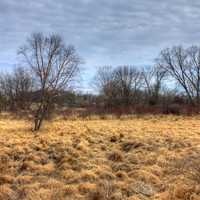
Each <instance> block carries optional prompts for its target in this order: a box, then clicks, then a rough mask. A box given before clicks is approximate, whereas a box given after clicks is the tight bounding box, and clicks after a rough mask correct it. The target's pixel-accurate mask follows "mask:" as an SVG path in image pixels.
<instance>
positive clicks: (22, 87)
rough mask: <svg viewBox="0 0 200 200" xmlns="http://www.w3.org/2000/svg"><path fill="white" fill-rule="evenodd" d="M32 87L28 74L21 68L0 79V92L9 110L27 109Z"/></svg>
mask: <svg viewBox="0 0 200 200" xmlns="http://www.w3.org/2000/svg"><path fill="white" fill-rule="evenodd" d="M32 86H33V82H32V79H31V76H30V74H29V73H28V72H27V71H26V70H25V69H24V68H22V67H17V68H15V69H14V71H12V72H10V73H6V74H2V75H1V77H0V91H1V94H2V95H3V96H4V102H5V103H6V104H7V106H9V110H17V109H26V108H28V106H29V105H30V100H31V99H30V92H31V91H32Z"/></svg>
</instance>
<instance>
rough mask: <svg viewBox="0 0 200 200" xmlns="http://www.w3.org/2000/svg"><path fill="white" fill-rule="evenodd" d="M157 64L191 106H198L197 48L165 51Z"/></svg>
mask: <svg viewBox="0 0 200 200" xmlns="http://www.w3.org/2000/svg"><path fill="white" fill-rule="evenodd" d="M158 64H159V66H160V68H162V69H164V70H166V71H167V72H168V74H170V75H171V77H173V78H174V79H175V80H176V81H177V82H178V83H179V85H180V86H181V87H182V88H183V90H184V91H185V94H186V95H187V97H188V100H189V102H190V103H191V104H192V105H200V48H199V47H197V46H192V47H189V48H187V49H185V48H183V47H181V46H177V47H173V48H171V49H169V48H168V49H165V50H163V51H162V52H161V54H160V57H159V59H158Z"/></svg>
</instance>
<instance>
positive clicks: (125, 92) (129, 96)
mask: <svg viewBox="0 0 200 200" xmlns="http://www.w3.org/2000/svg"><path fill="white" fill-rule="evenodd" d="M114 80H115V83H116V88H117V89H118V98H119V99H120V100H121V102H122V104H124V105H130V104H132V103H133V101H134V100H136V97H137V92H138V91H139V89H140V88H141V86H142V74H141V71H140V70H139V69H137V68H136V67H134V66H127V65H124V66H119V67H117V69H116V70H114Z"/></svg>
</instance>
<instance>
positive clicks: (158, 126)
mask: <svg viewBox="0 0 200 200" xmlns="http://www.w3.org/2000/svg"><path fill="white" fill-rule="evenodd" d="M199 166H200V117H198V116H196V117H175V116H158V117H153V116H144V117H131V118H129V117H124V118H122V119H121V120H119V119H118V120H117V119H112V118H109V119H106V120H100V119H98V118H97V117H96V118H95V119H90V120H79V119H76V120H74V119H73V120H71V121H69V120H68V121H66V120H63V119H56V120H55V121H54V122H49V123H47V124H46V125H45V127H44V128H43V129H42V130H41V132H40V133H38V134H33V133H32V132H31V124H30V122H28V121H26V120H19V119H14V118H11V117H9V116H5V115H2V116H1V118H0V200H84V199H86V200H126V199H127V200H148V199H157V200H176V199H177V200H180V199H183V200H199V199H200V167H199Z"/></svg>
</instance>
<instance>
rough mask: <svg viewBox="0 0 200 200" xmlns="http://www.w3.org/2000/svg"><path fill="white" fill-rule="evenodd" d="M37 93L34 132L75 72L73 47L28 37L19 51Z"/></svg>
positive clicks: (50, 38) (37, 35) (39, 35)
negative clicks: (34, 83)
mask: <svg viewBox="0 0 200 200" xmlns="http://www.w3.org/2000/svg"><path fill="white" fill-rule="evenodd" d="M19 54H20V55H22V56H23V58H24V59H25V62H26V64H27V65H28V66H29V67H30V69H31V70H32V75H33V78H34V80H35V81H36V83H37V90H38V91H39V92H40V95H39V96H40V97H39V103H38V107H37V111H36V113H35V127H34V130H35V131H38V130H39V129H40V127H41V125H42V122H43V120H44V119H45V117H46V115H47V113H48V112H49V109H50V107H51V106H52V103H53V100H54V98H55V97H56V96H57V95H58V94H59V92H60V91H61V90H64V89H66V88H67V87H69V85H70V83H71V82H72V81H73V80H74V77H75V75H77V73H78V71H79V64H80V58H79V56H78V55H77V53H76V51H75V49H74V47H73V46H67V47H66V46H65V44H64V41H63V40H62V38H61V37H60V36H59V35H56V34H52V35H50V36H44V35H43V34H42V33H35V34H32V36H31V37H30V38H28V40H27V42H26V44H25V45H24V46H23V47H21V48H20V49H19Z"/></svg>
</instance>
